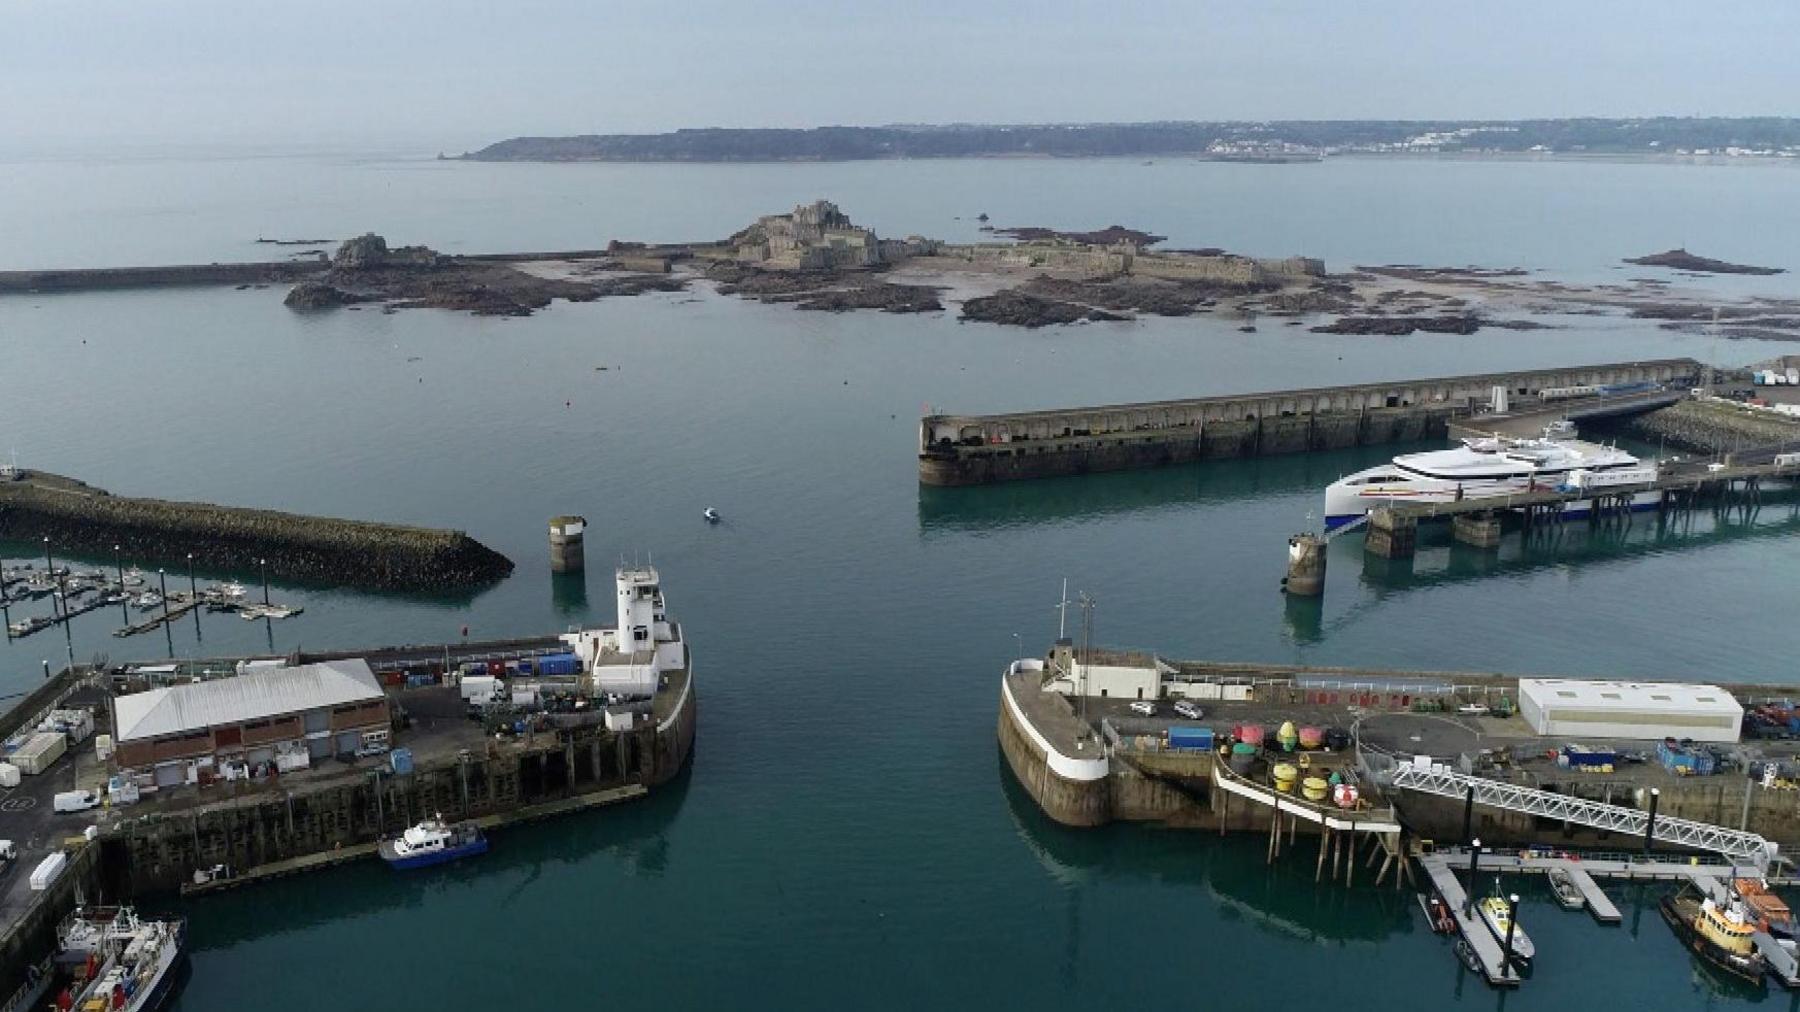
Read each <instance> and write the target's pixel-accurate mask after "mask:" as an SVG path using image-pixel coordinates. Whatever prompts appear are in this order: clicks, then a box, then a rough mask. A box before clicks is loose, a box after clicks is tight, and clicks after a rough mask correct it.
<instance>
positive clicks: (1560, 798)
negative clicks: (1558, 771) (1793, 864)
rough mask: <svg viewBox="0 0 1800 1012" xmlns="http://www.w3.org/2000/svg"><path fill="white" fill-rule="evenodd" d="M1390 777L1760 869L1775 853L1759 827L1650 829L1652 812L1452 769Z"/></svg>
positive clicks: (1674, 822)
mask: <svg viewBox="0 0 1800 1012" xmlns="http://www.w3.org/2000/svg"><path fill="white" fill-rule="evenodd" d="M1390 778H1391V782H1392V784H1393V786H1394V787H1395V788H1396V789H1399V790H1409V791H1419V792H1420V793H1423V794H1435V795H1438V796H1439V797H1445V798H1463V797H1466V796H1467V795H1468V792H1469V789H1470V788H1474V791H1475V803H1476V804H1478V805H1486V806H1488V807H1490V808H1500V809H1504V810H1506V811H1509V812H1519V813H1522V814H1525V815H1533V816H1537V817H1539V818H1544V819H1559V820H1562V821H1565V822H1573V823H1576V824H1578V825H1583V826H1590V827H1592V828H1594V829H1601V830H1606V831H1607V832H1613V833H1624V834H1627V835H1635V836H1640V837H1641V836H1643V835H1644V833H1645V831H1646V830H1649V831H1650V832H1651V834H1652V836H1651V838H1652V839H1654V840H1658V841H1661V842H1663V843H1667V844H1672V845H1674V846H1677V847H1686V848H1689V849H1691V850H1705V851H1712V852H1713V853H1716V854H1722V855H1724V856H1725V857H1727V858H1730V859H1731V860H1733V861H1737V862H1741V863H1743V864H1746V865H1749V866H1752V867H1755V868H1757V869H1759V870H1767V869H1768V867H1769V866H1770V865H1771V864H1773V863H1774V861H1775V858H1776V854H1777V847H1776V845H1775V844H1774V843H1771V842H1770V841H1768V840H1766V839H1764V838H1763V837H1761V836H1759V835H1757V834H1755V833H1750V832H1745V831H1743V830H1738V829H1727V828H1725V827H1724V826H1715V825H1712V824H1711V823H1706V822H1695V821H1693V820H1691V819H1677V818H1674V817H1672V816H1659V817H1658V818H1657V820H1656V825H1655V827H1654V829H1652V828H1651V826H1650V814H1649V813H1648V812H1643V811H1639V810H1638V809H1635V808H1625V807H1622V806H1620V805H1609V804H1605V803H1603V802H1599V801H1589V800H1587V799H1585V798H1577V797H1573V796H1571V795H1567V794H1556V793H1553V792H1551V791H1540V790H1537V789H1535V788H1531V787H1522V786H1519V785H1517V784H1509V783H1505V782H1502V781H1499V780H1489V779H1487V778H1485V777H1476V776H1470V775H1468V774H1466V773H1459V772H1456V771H1453V770H1446V769H1420V768H1419V767H1416V766H1408V765H1402V766H1398V767H1396V768H1395V769H1394V770H1393V772H1392V773H1391V774H1390Z"/></svg>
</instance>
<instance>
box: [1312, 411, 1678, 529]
mask: <svg viewBox="0 0 1800 1012" xmlns="http://www.w3.org/2000/svg"><path fill="white" fill-rule="evenodd" d="M1655 479H1656V465H1655V464H1653V463H1644V462H1642V461H1640V460H1639V459H1638V458H1637V457H1635V456H1633V455H1631V454H1630V453H1627V452H1626V451H1624V450H1621V449H1619V448H1618V447H1616V446H1605V445H1602V444H1599V443H1592V442H1587V441H1585V440H1581V439H1577V438H1575V433H1574V430H1573V428H1572V427H1570V426H1567V425H1561V426H1556V425H1553V426H1551V427H1550V428H1548V429H1546V430H1545V434H1544V436H1543V437H1542V438H1538V439H1506V438H1498V437H1489V438H1483V439H1465V440H1463V441H1462V445H1460V446H1455V447H1452V448H1450V449H1447V450H1429V451H1426V452H1424V453H1403V454H1401V455H1399V456H1397V457H1395V458H1394V459H1393V460H1392V461H1390V462H1389V463H1386V464H1381V465H1377V466H1375V467H1370V468H1365V469H1363V470H1361V471H1358V472H1356V473H1355V474H1351V475H1346V476H1344V477H1342V478H1339V479H1338V480H1337V481H1334V482H1332V483H1331V484H1330V485H1329V486H1327V487H1326V489H1325V529H1326V530H1332V529H1334V528H1338V527H1342V526H1343V525H1345V524H1347V523H1351V522H1352V521H1354V520H1356V519H1358V518H1360V517H1362V516H1364V515H1365V514H1367V513H1368V512H1369V511H1371V510H1373V509H1376V508H1377V507H1380V506H1384V505H1388V504H1391V503H1433V502H1437V503H1448V502H1460V501H1462V500H1464V499H1482V498H1490V497H1496V496H1505V495H1510V494H1514V493H1519V492H1529V491H1532V490H1534V489H1552V488H1592V489H1595V490H1597V491H1598V490H1601V489H1605V488H1607V487H1615V486H1627V485H1635V484H1643V483H1647V482H1650V481H1654V480H1655ZM1656 504H1657V493H1655V492H1639V493H1636V494H1634V495H1633V496H1632V503H1631V505H1632V508H1633V509H1650V508H1654V507H1655V506H1656ZM1592 508H1593V501H1592V500H1589V499H1582V500H1578V501H1576V502H1573V503H1570V504H1569V507H1568V509H1567V510H1565V511H1564V515H1565V516H1585V515H1587V513H1588V512H1589V510H1591V509H1592Z"/></svg>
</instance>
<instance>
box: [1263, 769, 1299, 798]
mask: <svg viewBox="0 0 1800 1012" xmlns="http://www.w3.org/2000/svg"><path fill="white" fill-rule="evenodd" d="M1270 773H1272V774H1273V776H1274V780H1275V789H1276V790H1278V791H1280V792H1281V793H1283V794H1292V793H1293V792H1294V781H1296V780H1298V779H1300V771H1299V770H1297V769H1295V768H1294V764H1293V763H1276V764H1275V768H1274V769H1273V770H1271V771H1270Z"/></svg>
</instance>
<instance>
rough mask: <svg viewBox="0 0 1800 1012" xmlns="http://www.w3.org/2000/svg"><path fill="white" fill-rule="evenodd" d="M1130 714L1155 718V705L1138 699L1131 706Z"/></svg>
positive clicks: (1146, 700)
mask: <svg viewBox="0 0 1800 1012" xmlns="http://www.w3.org/2000/svg"><path fill="white" fill-rule="evenodd" d="M1131 712H1132V713H1136V714H1140V715H1142V716H1145V717H1154V716H1156V704H1155V703H1152V702H1150V701H1149V700H1148V699H1140V700H1138V701H1136V702H1134V703H1132V704H1131Z"/></svg>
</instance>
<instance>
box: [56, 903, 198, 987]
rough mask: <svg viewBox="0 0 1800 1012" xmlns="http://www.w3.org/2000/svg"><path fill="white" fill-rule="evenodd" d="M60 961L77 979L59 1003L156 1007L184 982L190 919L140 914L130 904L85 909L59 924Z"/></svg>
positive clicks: (58, 959)
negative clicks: (141, 915)
mask: <svg viewBox="0 0 1800 1012" xmlns="http://www.w3.org/2000/svg"><path fill="white" fill-rule="evenodd" d="M57 943H58V950H57V954H56V960H57V962H58V963H60V964H62V965H63V966H65V967H68V968H70V970H71V972H72V973H73V976H74V977H75V982H74V983H72V984H70V985H69V987H67V988H66V989H64V991H63V992H62V993H61V994H60V995H58V997H57V1001H56V1006H55V1007H57V1008H65V1009H76V1010H79V1012H156V1010H157V1009H161V1008H163V1007H164V1006H166V1005H167V1004H168V1003H169V999H170V998H171V997H172V996H173V995H174V994H175V992H176V991H177V990H179V989H180V987H181V982H182V976H183V974H182V971H183V970H184V969H185V968H186V965H187V921H185V920H182V919H180V918H172V919H168V920H160V919H146V918H139V917H138V916H137V914H136V913H134V912H133V911H132V910H131V909H130V908H129V907H118V908H110V907H100V908H92V909H90V908H81V909H77V910H76V911H75V912H74V913H72V914H70V915H69V917H68V919H66V920H65V921H63V923H62V924H61V925H59V926H58V928H57Z"/></svg>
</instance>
